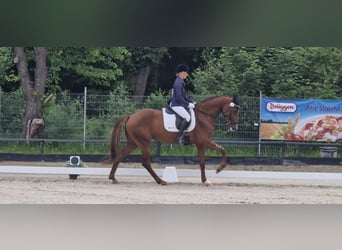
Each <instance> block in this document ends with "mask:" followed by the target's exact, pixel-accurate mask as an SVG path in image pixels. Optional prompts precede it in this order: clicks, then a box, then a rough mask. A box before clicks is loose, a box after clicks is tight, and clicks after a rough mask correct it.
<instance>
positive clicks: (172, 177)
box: [162, 166, 179, 183]
mask: <svg viewBox="0 0 342 250" xmlns="http://www.w3.org/2000/svg"><path fill="white" fill-rule="evenodd" d="M162 179H163V180H164V181H166V182H169V183H176V182H179V180H178V175H177V170H176V167H167V166H166V167H165V168H164V172H163V177H162Z"/></svg>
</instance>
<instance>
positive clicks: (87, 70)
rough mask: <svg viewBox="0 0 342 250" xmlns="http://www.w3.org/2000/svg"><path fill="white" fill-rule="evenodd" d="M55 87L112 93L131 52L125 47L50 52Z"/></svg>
mask: <svg viewBox="0 0 342 250" xmlns="http://www.w3.org/2000/svg"><path fill="white" fill-rule="evenodd" d="M50 51H51V52H50V53H51V56H50V68H51V74H50V76H51V78H50V81H51V83H53V84H55V85H57V86H58V85H60V87H62V88H63V89H69V90H71V91H72V90H73V89H72V88H74V89H77V88H79V87H83V86H88V87H89V89H90V90H96V89H103V90H112V89H114V88H115V85H116V82H117V81H118V80H121V79H122V77H123V74H124V72H123V69H122V68H123V65H122V64H123V62H124V61H127V60H128V58H130V55H131V54H130V52H129V51H128V50H127V49H126V48H123V47H110V48H102V47H97V48H83V47H66V48H51V49H50Z"/></svg>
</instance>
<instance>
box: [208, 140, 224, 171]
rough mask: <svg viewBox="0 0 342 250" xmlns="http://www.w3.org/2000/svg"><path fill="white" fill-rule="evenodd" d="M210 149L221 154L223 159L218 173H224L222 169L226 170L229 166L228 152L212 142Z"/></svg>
mask: <svg viewBox="0 0 342 250" xmlns="http://www.w3.org/2000/svg"><path fill="white" fill-rule="evenodd" d="M208 148H209V149H213V150H216V151H218V152H220V153H221V155H222V158H221V164H220V166H219V167H218V168H217V169H216V173H219V172H221V171H222V169H224V168H225V167H226V164H227V158H226V150H225V149H224V147H222V146H220V145H218V144H216V143H215V142H213V141H211V142H210V144H209V145H208Z"/></svg>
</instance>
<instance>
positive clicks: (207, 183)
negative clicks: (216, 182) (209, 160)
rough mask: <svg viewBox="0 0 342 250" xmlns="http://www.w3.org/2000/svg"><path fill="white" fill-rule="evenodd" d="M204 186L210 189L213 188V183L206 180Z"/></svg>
mask: <svg viewBox="0 0 342 250" xmlns="http://www.w3.org/2000/svg"><path fill="white" fill-rule="evenodd" d="M203 184H204V185H206V186H207V187H209V186H211V185H212V184H211V182H210V181H208V180H206V181H205V182H203Z"/></svg>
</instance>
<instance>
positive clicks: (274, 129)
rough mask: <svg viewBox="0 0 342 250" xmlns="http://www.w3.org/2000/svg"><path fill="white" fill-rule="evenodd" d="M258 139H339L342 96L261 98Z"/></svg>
mask: <svg viewBox="0 0 342 250" xmlns="http://www.w3.org/2000/svg"><path fill="white" fill-rule="evenodd" d="M260 105H261V109H260V110H261V114H260V120H261V123H260V139H262V140H289V141H324V142H342V100H315V99H307V100H286V99H274V98H263V99H262V101H261V104H260Z"/></svg>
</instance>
